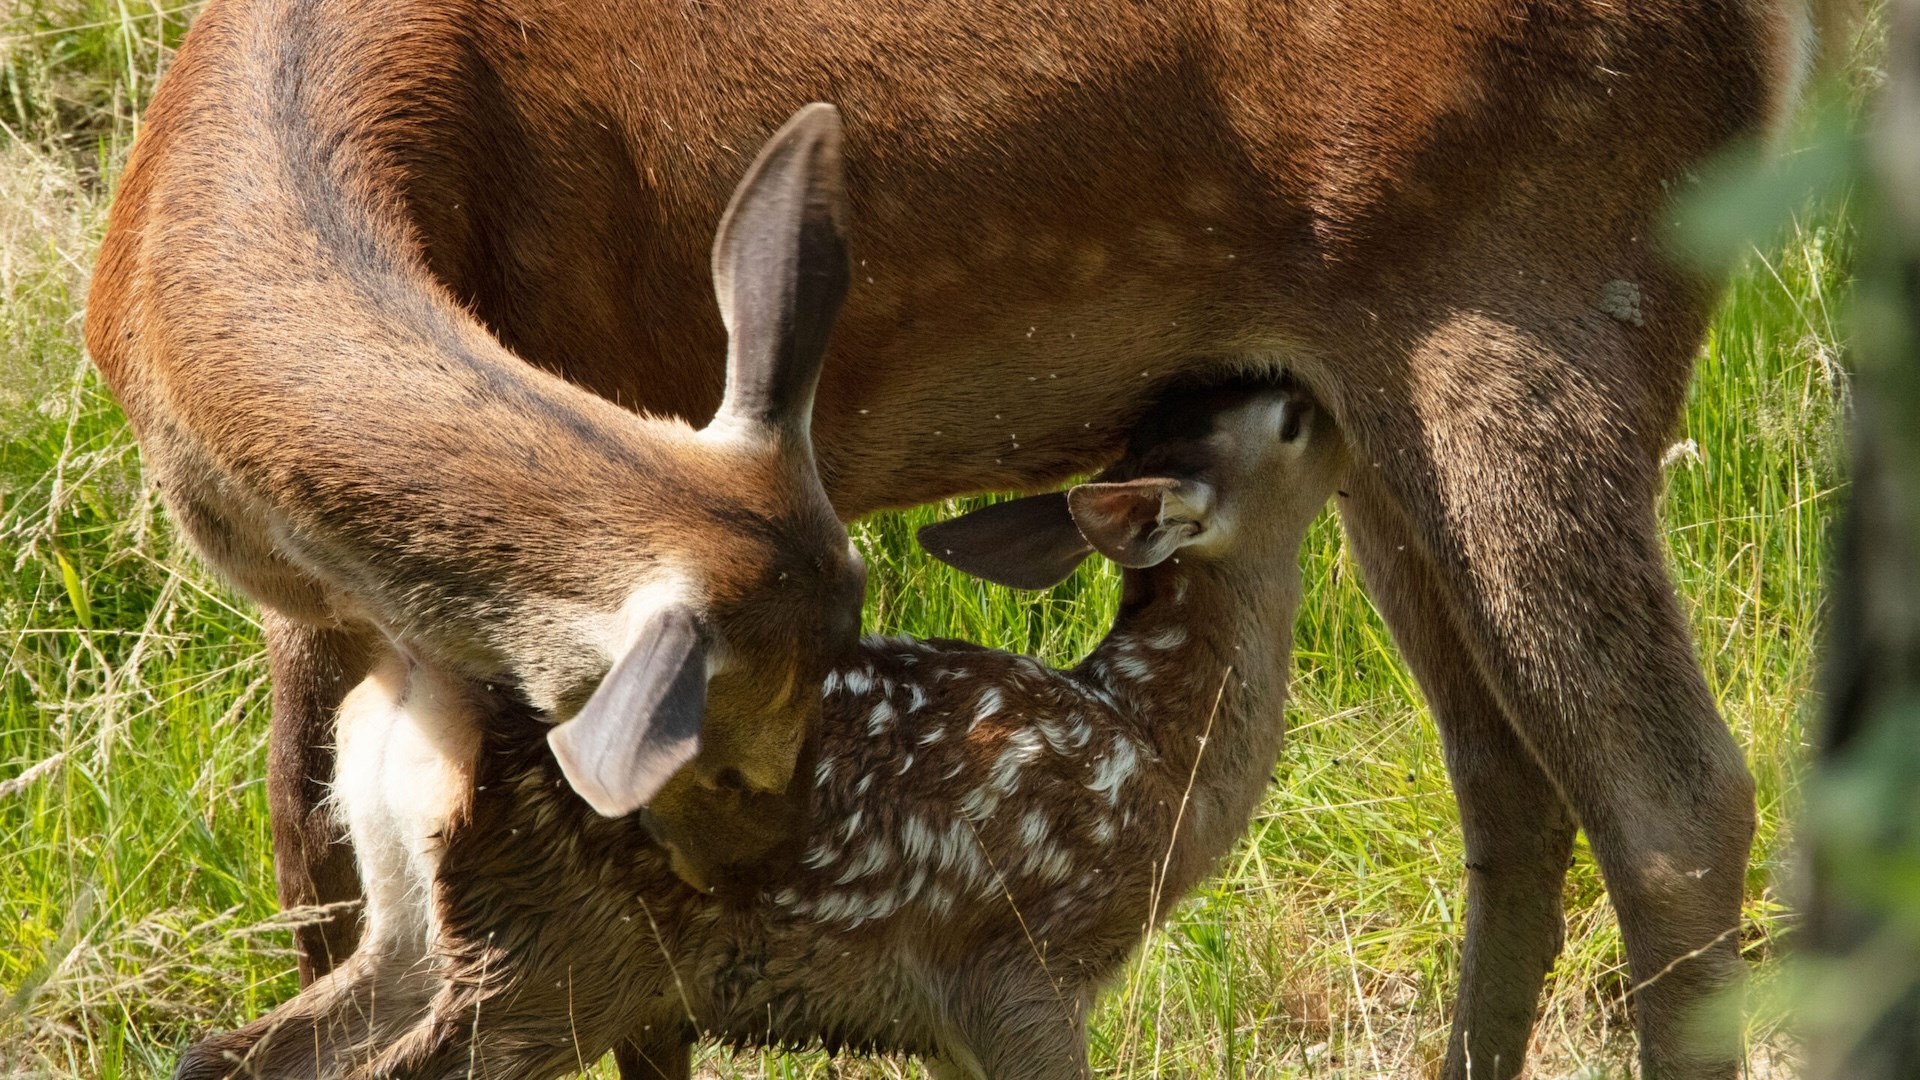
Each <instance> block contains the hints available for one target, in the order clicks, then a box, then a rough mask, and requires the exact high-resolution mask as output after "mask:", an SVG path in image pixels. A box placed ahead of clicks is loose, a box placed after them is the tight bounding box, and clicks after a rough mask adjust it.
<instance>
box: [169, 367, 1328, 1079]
mask: <svg viewBox="0 0 1920 1080" xmlns="http://www.w3.org/2000/svg"><path fill="white" fill-rule="evenodd" d="M1341 464H1342V458H1341V447H1340V440H1339V436H1338V434H1337V432H1335V431H1334V430H1333V427H1332V425H1331V424H1330V423H1329V422H1328V421H1327V419H1326V418H1325V417H1324V416H1320V415H1316V413H1315V412H1314V410H1313V409H1312V407H1311V405H1310V403H1309V402H1308V401H1307V400H1306V399H1305V398H1304V397H1302V396H1301V395H1300V394H1299V393H1298V392H1297V391H1296V390H1294V389H1291V388H1288V387H1286V386H1284V385H1272V384H1268V385H1264V386H1245V385H1237V386H1236V385H1228V386H1220V387H1214V388H1209V389H1206V390H1203V391H1198V390H1196V391H1188V392H1184V393H1177V394H1175V395H1173V396H1172V397H1170V399H1169V400H1168V402H1166V403H1165V404H1164V405H1162V406H1160V407H1158V408H1156V409H1155V410H1154V411H1153V412H1152V413H1151V414H1150V415H1149V416H1148V417H1147V418H1146V419H1145V420H1144V421H1143V422H1142V423H1141V425H1140V426H1139V428H1138V429H1137V430H1136V431H1135V433H1134V435H1133V437H1132V439H1131V440H1130V446H1129V449H1128V451H1127V453H1126V455H1125V457H1124V458H1123V459H1122V460H1121V462H1120V463H1119V464H1117V465H1116V466H1115V467H1114V468H1112V469H1110V470H1108V471H1107V472H1106V473H1105V474H1104V475H1102V476H1101V477H1100V478H1099V481H1098V482H1095V483H1089V484H1082V485H1080V486H1078V487H1075V488H1073V489H1071V490H1070V491H1067V492H1063V493H1059V494H1053V495H1038V496H1032V497H1029V498H1027V499H1023V500H1018V501H1015V502H1010V503H1001V504H998V505H994V506H990V507H988V508H986V509H984V510H979V511H976V512H974V513H973V514H971V515H968V516H966V517H962V518H959V519H957V520H954V521H950V522H945V523H943V524H941V525H936V526H932V527H929V528H928V529H927V530H925V532H924V533H923V542H924V543H926V544H927V546H928V547H929V549H930V550H931V551H933V552H934V553H935V554H936V555H938V556H940V557H942V558H945V559H948V560H950V561H953V562H955V563H956V564H958V565H960V566H962V567H965V568H975V569H984V570H986V571H987V573H988V574H989V576H992V577H995V578H997V579H999V580H1002V581H1009V582H1013V583H1016V584H1020V585H1024V586H1028V587H1044V586H1046V585H1051V584H1053V583H1054V582H1056V581H1058V580H1060V579H1061V578H1063V577H1065V576H1066V574H1067V573H1069V572H1071V571H1072V570H1073V568H1074V566H1075V565H1076V564H1078V563H1079V562H1080V560H1081V559H1083V558H1085V557H1086V556H1087V555H1088V554H1089V553H1091V552H1092V551H1099V552H1100V553H1101V554H1103V555H1106V556H1108V557H1109V558H1112V559H1114V560H1115V561H1117V562H1119V563H1120V564H1121V565H1122V566H1123V567H1126V570H1125V572H1124V578H1123V585H1122V587H1123V590H1124V596H1125V600H1124V603H1123V606H1122V609H1121V613H1120V615H1119V618H1118V620H1117V621H1116V623H1115V625H1114V627H1113V630H1112V632H1111V633H1110V634H1109V635H1108V636H1107V637H1106V639H1105V640H1104V641H1103V642H1101V644H1100V645H1099V646H1098V647H1097V648H1095V649H1094V650H1093V651H1092V653H1091V654H1089V655H1088V657H1087V658H1086V659H1085V660H1084V661H1083V662H1082V663H1081V664H1080V665H1078V666H1077V667H1075V668H1073V669H1072V670H1068V671H1057V670H1054V669H1051V668H1047V667H1044V666H1042V665H1041V664H1039V663H1038V662H1036V661H1034V660H1032V659H1031V658H1028V657H1024V656H1017V655H1012V654H1008V653H1004V652H998V651H995V650H990V649H983V648H980V647H978V646H973V645H967V644H964V643H961V642H952V641H915V640H911V639H901V638H885V637H881V638H869V639H867V640H866V641H865V642H863V644H862V648H861V651H860V654H859V655H858V656H857V657H855V658H853V659H852V660H850V661H849V662H848V663H846V664H845V665H844V666H842V667H840V668H839V669H838V670H836V671H834V672H833V673H832V674H831V675H829V676H828V678H827V681H826V691H825V702H826V704H825V715H824V716H823V718H822V733H821V740H820V756H819V760H818V764H817V766H816V768H815V770H814V772H813V774H812V776H811V777H810V778H809V779H810V780H811V781H812V786H813V788H814V798H813V800H812V805H813V806H814V811H813V819H812V827H811V829H810V830H809V832H808V835H807V836H806V837H805V838H804V839H803V840H802V841H801V842H800V843H799V844H798V845H796V846H795V847H794V848H793V849H791V850H790V851H789V852H787V853H786V854H785V855H784V857H776V858H775V859H774V860H773V861H772V865H771V867H770V875H769V876H770V877H772V878H773V881H772V883H771V884H768V885H765V886H764V887H762V888H760V889H759V890H757V891H756V892H754V893H752V894H750V895H747V896H745V897H744V898H741V899H737V900H733V901H729V900H725V899H716V898H713V897H710V896H708V895H705V894H703V893H700V892H698V891H695V890H693V889H690V888H688V887H687V886H686V885H685V884H684V883H682V882H681V881H680V880H679V879H678V878H677V877H676V876H675V875H674V874H673V873H672V872H671V870H670V869H669V868H668V865H667V862H668V860H667V859H666V858H665V856H664V854H663V852H662V851H661V849H660V848H659V846H658V845H657V844H656V843H655V842H654V840H653V839H652V837H651V835H650V834H649V833H648V831H647V830H646V829H644V828H639V827H636V826H635V825H634V824H633V823H632V822H629V821H608V820H606V819H605V818H602V817H600V816H598V815H596V814H594V813H593V812H592V811H591V810H589V809H588V808H587V807H586V806H584V805H582V804H581V803H580V801H579V800H577V799H575V798H573V797H572V795H570V794H568V793H567V792H566V790H565V785H564V783H563V782H561V778H560V775H559V773H558V772H557V770H556V768H555V766H554V762H553V760H552V757H551V755H549V753H548V752H547V747H546V746H545V745H543V743H542V742H541V739H540V735H541V732H542V731H543V730H544V724H542V723H541V722H540V721H539V720H537V719H534V718H533V717H532V716H530V715H529V714H528V713H527V712H526V711H525V710H524V709H519V708H516V707H515V706H513V705H511V704H510V703H509V700H508V699H506V698H505V697H503V696H500V695H492V696H489V695H486V694H475V693H466V692H462V691H461V690H460V689H459V688H458V687H453V686H449V685H447V684H446V683H445V680H443V679H441V678H439V677H438V676H437V675H435V674H433V673H431V672H421V671H415V670H408V669H407V668H406V667H405V665H394V666H393V667H390V668H388V669H384V670H382V671H381V672H379V673H378V674H376V675H375V676H374V677H373V678H372V679H371V680H369V681H368V682H367V683H366V684H364V685H363V686H362V687H361V688H359V689H357V690H355V691H354V692H353V693H352V694H351V695H350V696H349V697H348V705H347V707H346V708H345V709H344V710H343V713H342V719H341V750H340V781H339V785H340V792H341V801H342V804H343V809H344V810H345V815H346V817H347V819H348V820H349V821H350V822H351V823H352V825H353V840H354V846H355V849H356V850H357V851H358V852H359V853H360V857H361V859H363V860H364V861H365V876H366V879H367V882H368V897H369V900H368V904H369V906H368V926H369V931H368V935H367V938H366V940H365V941H364V942H363V943H362V945H361V951H360V952H359V953H356V954H355V955H354V956H353V957H352V958H351V959H349V960H348V961H347V963H346V964H344V965H343V966H342V967H341V968H340V969H338V970H337V971H336V972H335V973H334V974H332V975H330V976H328V977H327V978H326V979H323V980H321V981H320V982H319V983H317V984H315V986H314V987H312V988H310V989H308V990H307V991H306V992H305V993H303V994H302V995H301V996H300V997H299V998H296V999H295V1000H294V1001H292V1002H290V1003H288V1004H287V1005H284V1006H282V1007H281V1008H280V1009H279V1010H276V1011H275V1012H274V1013H272V1014H269V1015H268V1016H266V1017H265V1018H263V1019H261V1020H260V1021H258V1022H256V1023H255V1024H253V1025H250V1026H249V1027H248V1028H245V1029H243V1030H241V1031H239V1032H236V1033H234V1034H231V1035H226V1036H221V1037H217V1038H215V1039H211V1040H209V1041H207V1042H206V1043H203V1044H202V1045H200V1046H198V1047H196V1048H194V1049H193V1050H192V1051H190V1052H189V1054H188V1056H187V1059H186V1061H185V1063H184V1064H183V1066H182V1068H181V1070H180V1073H179V1074H178V1075H179V1076H180V1077H181V1078H182V1080H188V1078H191V1080H214V1078H218V1077H225V1076H228V1075H242V1076H245V1075H260V1076H272V1077H286V1078H291V1077H302V1076H311V1077H333V1076H346V1075H369V1076H380V1077H386V1078H393V1080H399V1078H427V1077H453V1076H465V1075H468V1069H469V1067H470V1064H471V1063H475V1062H483V1063H484V1068H481V1069H479V1072H480V1074H482V1075H488V1076H502V1077H508V1076H511V1077H525V1078H536V1077H542V1076H553V1075H558V1074H560V1073H562V1072H566V1071H569V1070H572V1069H574V1068H577V1067H578V1065H579V1063H580V1062H582V1061H593V1060H595V1059H597V1058H599V1057H600V1056H601V1055H603V1054H605V1053H606V1052H607V1051H608V1050H610V1049H613V1048H614V1047H616V1046H619V1047H621V1049H620V1061H621V1064H622V1067H623V1070H624V1072H625V1074H626V1075H627V1076H629V1077H637V1076H649V1075H651V1076H668V1077H683V1078H684V1077H686V1076H688V1075H689V1064H690V1057H689V1050H690V1046H691V1043H692V1041H693V1040H694V1039H695V1038H696V1037H698V1036H699V1035H700V1034H702V1033H706V1034H709V1035H711V1036H714V1037H720V1038H725V1039H728V1040H731V1041H735V1042H746V1043H789V1044H792V1043H810V1042H814V1041H817V1040H824V1041H826V1042H828V1043H829V1044H833V1045H848V1046H853V1047H860V1048H870V1049H881V1050H893V1051H901V1050H905V1051H912V1052H916V1053H920V1054H924V1055H926V1056H928V1057H930V1058H934V1059H937V1061H938V1063H939V1064H938V1066H937V1067H936V1074H937V1075H940V1076H953V1077H974V1078H986V1077H993V1078H1005V1080H1019V1078H1033V1080H1050V1078H1062V1077H1072V1076H1085V1075H1087V1060H1086V1040H1085V1034H1084V1022H1085V1016H1086V1013H1087V1010H1088V1009H1089V1008H1090V1007H1091V1005H1092V1004H1093V999H1094V996H1095V994H1096V993H1097V991H1098V990H1099V989H1100V987H1101V985H1102V984H1103V983H1104V982H1106V981H1108V980H1109V979H1111V978H1112V977H1113V976H1114V975H1115V974H1116V973H1117V972H1118V971H1119V969H1120V968H1121V966H1122V965H1123V964H1124V963H1125V961H1126V958H1127V956H1128V955H1129V953H1131V952H1132V950H1133V949H1134V948H1135V947H1136V946H1137V945H1138V944H1139V942H1140V940H1141V938H1142V936H1143V934H1144V933H1145V931H1146V930H1148V929H1150V928H1151V927H1152V926H1154V925H1155V924H1156V923H1157V922H1158V921H1159V920H1160V919H1161V918H1163V917H1164V916H1165V915H1166V913H1167V912H1168V911H1169V910H1171V908H1172V907H1173V905H1174V904H1175V903H1176V902H1178V900H1179V899H1180V898H1181V897H1182V896H1183V895H1184V894H1185V893H1186V892H1187V890H1188V889H1190V888H1191V887H1192V886H1193V884H1194V883H1195V882H1196V881H1198V880H1199V878H1200V877H1201V876H1202V875H1204V874H1205V873H1206V872H1207V871H1208V869H1209V868H1210V867H1211V866H1212V864H1213V863H1214V861H1215V860H1216V859H1218V858H1219V857H1220V856H1221V855H1222V854H1224V853H1225V852H1226V851H1227V849H1228V848H1230V847H1231V846H1232V845H1233V843H1234V842H1235V841H1236V840H1237V839H1239V837H1240V835H1241V833H1242V832H1243V831H1244V830H1245V828H1246V824H1247V820H1248V817H1249V816H1250V815H1251V814H1252V812H1253V810H1254V808H1255V806H1256V805H1258V803H1259V801H1260V797H1261V795H1262V794H1263V793H1264V792H1265V790H1266V788H1267V785H1268V783H1269V782H1270V778H1271V777H1272V774H1273V766H1274V762H1275V760H1276V759H1277V757H1278V755H1279V751H1280V743H1281V737H1282V733H1283V731H1284V728H1285V723H1284V715H1283V709H1282V706H1283V704H1284V702H1285V698H1286V682H1287V667H1288V664H1287V658H1288V654H1289V650H1290V647H1291V638H1292V622H1293V614H1294V610H1295V607H1296V605H1297V603H1298V600H1299V595H1300V573H1299V569H1298V565H1297V559H1298V550H1299V547H1300V540H1301V537H1302V536H1304V535H1305V533H1306V529H1307V526H1308V524H1309V523H1310V522H1311V521H1312V519H1313V517H1314V516H1315V515H1316V514H1317V513H1318V512H1319V510H1320V508H1321V507H1322V506H1324V505H1325V504H1326V501H1327V498H1328V496H1329V494H1330V493H1331V492H1332V489H1333V484H1334V482H1335V480H1336V479H1337V478H1338V476H1339V474H1340V471H1341ZM469 777H470V778H471V790H472V794H471V796H470V798H471V803H470V804H465V805H463V803H464V798H463V795H464V792H465V790H466V789H467V788H468V786H469V784H468V781H467V778H469ZM437 785H444V790H441V789H440V788H439V787H437ZM449 806H455V807H458V808H457V809H454V810H452V811H451V812H449V811H447V809H446V808H447V807H449ZM356 1070H362V1071H356Z"/></svg>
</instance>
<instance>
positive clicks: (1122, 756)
mask: <svg viewBox="0 0 1920 1080" xmlns="http://www.w3.org/2000/svg"><path fill="white" fill-rule="evenodd" d="M1139 761H1140V752H1139V750H1138V749H1136V748H1135V747H1134V745H1133V740H1132V739H1129V738H1127V737H1126V736H1124V735H1122V736H1117V737H1115V739H1114V740H1113V749H1112V750H1110V751H1108V753H1107V756H1106V757H1105V758H1103V759H1101V761H1100V763H1099V764H1097V765H1095V766H1094V767H1093V779H1092V780H1090V781H1088V782H1087V790H1089V791H1096V792H1105V793H1106V796H1107V801H1108V802H1110V803H1113V804H1114V805H1116V806H1117V805H1119V803H1120V787H1121V785H1122V784H1125V783H1126V782H1127V778H1128V777H1130V776H1132V775H1133V770H1134V767H1135V766H1136V765H1138V764H1139Z"/></svg>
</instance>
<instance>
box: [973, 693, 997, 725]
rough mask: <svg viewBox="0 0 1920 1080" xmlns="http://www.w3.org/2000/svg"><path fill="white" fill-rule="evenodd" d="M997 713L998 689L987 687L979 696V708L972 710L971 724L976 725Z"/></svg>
mask: <svg viewBox="0 0 1920 1080" xmlns="http://www.w3.org/2000/svg"><path fill="white" fill-rule="evenodd" d="M999 711H1000V688H999V687H996V686H989V687H987V689H986V691H985V692H984V693H982V694H981V695H980V704H979V707H978V708H977V709H975V710H974V714H973V722H974V723H975V724H978V723H979V722H980V721H982V720H985V719H986V718H987V717H989V716H992V715H993V714H994V713H997V712H999Z"/></svg>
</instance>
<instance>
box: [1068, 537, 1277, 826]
mask: <svg viewBox="0 0 1920 1080" xmlns="http://www.w3.org/2000/svg"><path fill="white" fill-rule="evenodd" d="M1299 598H1300V571H1299V566H1298V554H1297V552H1296V551H1294V550H1288V551H1284V552H1281V551H1275V552H1262V553H1258V554H1255V553H1251V552H1247V553H1240V554H1237V555H1236V556H1235V557H1233V558H1230V559H1227V560H1221V561H1212V560H1202V559H1194V558H1188V559H1185V560H1178V561H1176V560H1173V559H1169V560H1168V561H1167V562H1165V563H1162V564H1161V565H1159V566H1156V567H1152V568H1149V569H1146V570H1138V571H1129V572H1127V574H1126V577H1125V580H1124V591H1123V594H1122V598H1121V605H1120V615H1119V617H1118V619H1117V620H1116V621H1115V624H1114V628H1113V630H1112V632H1111V633H1109V634H1108V635H1107V637H1106V638H1105V640H1103V641H1102V642H1101V643H1100V645H1099V646H1098V647H1097V648H1095V649H1094V651H1093V652H1092V653H1091V654H1090V655H1089V656H1088V657H1087V659H1086V660H1085V661H1084V662H1083V663H1082V664H1081V666H1080V668H1079V669H1078V670H1079V672H1080V673H1081V674H1082V675H1083V676H1084V677H1086V678H1089V679H1090V680H1092V681H1094V682H1095V683H1097V684H1098V685H1099V686H1100V687H1101V688H1102V689H1103V690H1104V691H1105V692H1106V693H1107V694H1108V695H1109V696H1110V697H1111V698H1112V700H1113V701H1114V702H1115V704H1116V705H1118V706H1119V707H1120V710H1121V712H1122V713H1123V715H1125V716H1126V717H1127V718H1128V719H1129V720H1130V721H1131V723H1132V725H1133V726H1134V728H1135V735H1136V736H1137V737H1138V738H1139V739H1140V740H1141V741H1142V742H1144V743H1145V744H1146V745H1147V746H1149V747H1151V748H1152V749H1153V750H1154V751H1155V753H1156V754H1157V756H1158V759H1159V761H1160V762H1161V763H1162V768H1164V769H1165V770H1166V771H1167V774H1168V775H1170V776H1175V777H1176V779H1178V780H1179V781H1180V783H1181V785H1182V786H1183V787H1184V788H1186V789H1187V790H1188V792H1189V807H1190V810H1191V812H1190V814H1189V815H1188V816H1187V821H1188V824H1187V825H1186V826H1183V829H1182V833H1183V838H1184V839H1185V841H1186V842H1188V843H1189V844H1193V845H1196V846H1197V848H1198V849H1200V850H1201V851H1203V852H1204V853H1205V854H1206V855H1207V856H1209V857H1211V856H1212V855H1217V854H1218V853H1219V851H1218V849H1224V848H1225V847H1226V846H1228V845H1230V844H1231V843H1232V841H1233V838H1234V837H1236V836H1238V835H1239V833H1240V831H1241V830H1242V828H1243V827H1244V825H1245V822H1246V819H1247V816H1248V815H1249V814H1251V813H1252V811H1253V809H1254V806H1255V805H1256V804H1257V803H1258V801H1259V799H1260V797H1261V794H1262V793H1263V792H1264V791H1265V789H1266V785H1267V782H1268V780H1269V778H1270V777H1271V776H1272V773H1273V764H1274V761H1275V759H1276V758H1277V757H1278V756H1279V752H1280V745H1281V741H1282V738H1283V736H1284V734H1285V716H1284V707H1285V704H1286V689H1287V676H1288V669H1289V663H1288V661H1289V658H1290V654H1291V651H1292V631H1293V616H1294V611H1295V609H1296V608H1297V606H1298V604H1299ZM1189 830H1190V831H1189Z"/></svg>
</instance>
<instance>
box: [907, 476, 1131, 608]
mask: <svg viewBox="0 0 1920 1080" xmlns="http://www.w3.org/2000/svg"><path fill="white" fill-rule="evenodd" d="M919 538H920V546H921V547H923V548H925V549H926V551H927V554H929V555H931V556H933V557H934V558H936V559H939V560H940V561H941V562H943V563H946V564H947V565H948V566H951V567H954V568H955V569H958V570H964V571H966V572H967V573H969V574H972V575H973V576H974V577H977V578H985V579H986V580H988V581H991V582H994V583H995V584H998V585H1010V586H1012V587H1013V588H1016V589H1047V588H1052V587H1053V586H1055V585H1058V584H1059V583H1060V582H1062V581H1064V580H1066V577H1067V575H1068V574H1071V573H1073V568H1074V567H1076V566H1079V565H1080V561H1081V560H1082V559H1085V558H1086V557H1087V556H1088V555H1090V554H1092V552H1093V549H1092V548H1090V547H1088V546H1087V541H1086V540H1085V539H1084V538H1083V537H1082V536H1081V535H1080V530H1079V528H1078V527H1077V526H1075V525H1074V523H1073V515H1072V514H1070V513H1068V512H1067V496H1066V494H1065V493H1064V492H1055V493H1053V494H1051V495H1030V496H1028V497H1026V498H1024V499H1013V500H1011V501H1008V502H1003V503H994V504H993V505H992V506H983V507H981V508H980V509H978V510H975V511H973V512H972V513H969V514H962V515H960V516H959V517H957V518H953V519H950V520H948V521H937V522H934V523H933V524H932V525H928V526H926V527H924V528H922V529H921V530H920V533H919Z"/></svg>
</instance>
